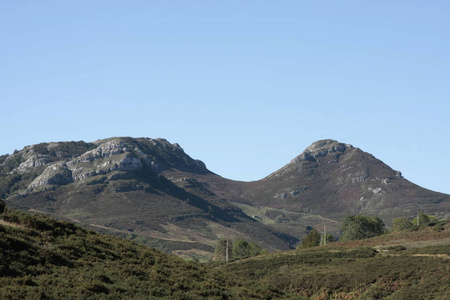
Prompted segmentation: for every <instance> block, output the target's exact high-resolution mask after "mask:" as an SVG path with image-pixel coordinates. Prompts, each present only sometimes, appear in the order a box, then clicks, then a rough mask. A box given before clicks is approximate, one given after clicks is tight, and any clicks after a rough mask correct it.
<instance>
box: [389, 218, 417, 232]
mask: <svg viewBox="0 0 450 300" xmlns="http://www.w3.org/2000/svg"><path fill="white" fill-rule="evenodd" d="M413 228H414V224H413V223H412V222H411V221H410V220H408V219H407V218H395V219H394V220H393V221H392V231H402V230H408V229H413Z"/></svg>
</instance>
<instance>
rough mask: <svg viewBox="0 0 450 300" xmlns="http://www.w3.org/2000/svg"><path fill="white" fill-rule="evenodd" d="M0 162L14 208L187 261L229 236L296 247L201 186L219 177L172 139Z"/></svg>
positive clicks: (67, 146)
mask: <svg viewBox="0 0 450 300" xmlns="http://www.w3.org/2000/svg"><path fill="white" fill-rule="evenodd" d="M0 163H1V164H0V187H1V191H2V195H3V196H7V203H8V204H9V205H11V206H12V207H16V208H19V209H22V210H29V211H35V212H40V213H47V214H51V215H54V216H57V217H59V218H64V219H66V220H69V221H73V222H77V223H80V224H84V225H85V226H87V227H89V228H92V229H95V230H97V231H101V232H105V233H110V234H115V235H119V236H124V237H128V238H131V239H135V240H137V241H140V242H142V243H145V244H147V245H150V246H153V247H157V248H159V249H162V250H164V251H166V252H171V253H176V254H177V255H180V256H191V257H192V256H199V257H206V258H208V259H210V258H211V257H212V254H213V252H214V245H215V243H216V241H217V240H218V239H219V238H223V237H228V238H244V239H246V240H253V241H255V242H257V243H259V244H260V245H262V246H263V247H264V248H267V249H269V250H286V249H289V247H290V246H289V243H290V242H291V241H292V240H293V241H294V242H295V241H296V239H295V238H292V237H290V236H289V235H288V234H282V233H278V232H274V231H273V229H271V228H269V227H268V226H266V225H264V224H262V223H260V222H257V221H255V220H254V219H252V218H250V217H249V216H247V215H246V214H244V213H243V212H242V211H241V210H240V209H239V208H237V207H235V206H233V205H232V204H230V203H229V202H228V201H227V200H225V199H224V198H221V197H219V196H217V195H215V194H214V193H212V192H211V191H210V190H208V189H207V188H205V187H204V186H203V185H202V184H200V183H199V182H197V181H196V180H195V179H194V178H193V176H200V175H202V176H209V177H212V178H213V177H217V178H218V177H219V176H217V175H215V174H213V173H212V172H210V171H209V170H208V169H207V168H206V166H205V165H204V164H203V163H202V162H201V161H198V160H194V159H192V158H191V157H189V156H188V155H187V154H185V153H184V151H183V149H182V148H181V147H180V146H179V145H178V144H171V143H169V142H168V141H166V140H164V139H147V138H139V139H133V138H110V139H105V140H99V141H96V142H94V143H84V142H59V143H43V144H38V145H33V146H28V147H25V148H24V149H23V150H21V151H17V152H16V153H14V154H13V155H10V156H3V157H2V160H0ZM170 174H175V175H180V174H183V176H182V177H180V176H178V177H174V176H170V177H169V175H170Z"/></svg>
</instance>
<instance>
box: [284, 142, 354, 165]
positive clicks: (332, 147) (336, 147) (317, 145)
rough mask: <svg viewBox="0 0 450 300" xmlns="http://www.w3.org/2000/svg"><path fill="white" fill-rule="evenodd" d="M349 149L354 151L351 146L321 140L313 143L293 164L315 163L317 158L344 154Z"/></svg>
mask: <svg viewBox="0 0 450 300" xmlns="http://www.w3.org/2000/svg"><path fill="white" fill-rule="evenodd" d="M347 149H353V146H352V145H350V144H343V143H340V142H338V141H335V140H330V139H327V140H320V141H317V142H314V143H312V144H311V145H310V146H309V147H307V148H306V149H305V151H303V152H302V153H301V154H300V155H299V156H297V157H296V158H294V159H293V160H292V161H291V163H293V164H295V163H298V162H300V161H305V160H307V161H315V160H316V158H317V157H324V156H327V155H328V154H330V153H335V152H344V151H345V150H347Z"/></svg>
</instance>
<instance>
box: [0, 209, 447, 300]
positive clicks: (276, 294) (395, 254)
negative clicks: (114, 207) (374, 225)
mask: <svg viewBox="0 0 450 300" xmlns="http://www.w3.org/2000/svg"><path fill="white" fill-rule="evenodd" d="M400 245H403V246H404V247H399V246H400ZM374 248H379V249H384V250H390V251H388V252H386V251H384V252H382V253H377V252H376V251H375V250H374ZM405 248H406V249H405ZM449 258H450V226H449V224H447V225H446V227H445V229H444V230H443V231H440V232H437V231H434V230H433V228H431V227H430V228H426V229H423V230H421V231H417V232H402V233H395V234H391V235H386V236H382V237H378V238H374V239H368V240H364V241H358V242H347V243H333V244H330V245H328V246H325V247H317V248H312V249H306V250H295V251H287V252H277V253H271V254H267V255H262V256H258V257H255V258H251V259H246V260H241V261H235V262H232V263H229V264H223V263H211V264H196V263H191V262H186V261H183V260H181V259H179V258H176V257H174V256H170V255H166V254H163V253H161V252H159V251H156V250H153V249H150V248H147V247H144V246H141V245H137V244H135V243H133V242H130V241H126V240H122V239H118V238H115V237H111V236H104V235H100V234H97V233H95V232H92V231H88V230H85V229H82V228H80V227H78V226H76V225H73V224H71V223H66V222H59V221H55V220H52V219H49V218H47V217H43V216H31V215H28V214H24V213H21V212H17V211H13V210H7V212H6V213H4V214H2V215H0V299H27V298H28V299H60V298H63V297H64V298H66V299H105V298H107V299H151V298H165V299H308V298H311V299H380V298H383V299H413V298H415V299H448V298H447V296H448V291H449V290H450V275H449V274H450V264H449Z"/></svg>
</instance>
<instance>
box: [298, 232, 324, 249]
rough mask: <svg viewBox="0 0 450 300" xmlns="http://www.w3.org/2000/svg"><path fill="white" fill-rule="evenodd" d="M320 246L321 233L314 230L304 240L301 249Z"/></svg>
mask: <svg viewBox="0 0 450 300" xmlns="http://www.w3.org/2000/svg"><path fill="white" fill-rule="evenodd" d="M319 244H320V233H319V231H317V229H312V230H311V231H310V232H309V233H308V234H307V235H306V237H305V238H304V239H303V240H302V243H301V244H300V246H299V247H300V248H311V247H316V246H319Z"/></svg>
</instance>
